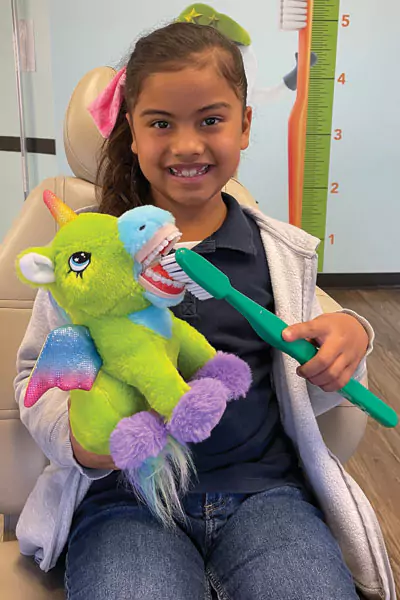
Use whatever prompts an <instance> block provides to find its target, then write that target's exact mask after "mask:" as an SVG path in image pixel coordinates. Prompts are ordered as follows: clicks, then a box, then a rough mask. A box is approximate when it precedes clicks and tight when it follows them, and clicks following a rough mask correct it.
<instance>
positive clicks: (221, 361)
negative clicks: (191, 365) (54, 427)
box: [195, 352, 251, 400]
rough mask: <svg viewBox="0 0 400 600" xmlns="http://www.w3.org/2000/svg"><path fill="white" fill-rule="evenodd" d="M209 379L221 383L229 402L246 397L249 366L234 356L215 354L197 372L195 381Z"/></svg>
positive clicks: (249, 383) (223, 353)
mask: <svg viewBox="0 0 400 600" xmlns="http://www.w3.org/2000/svg"><path fill="white" fill-rule="evenodd" d="M204 378H211V379H217V380H218V381H220V382H221V383H223V384H224V385H225V386H226V387H227V388H228V390H229V400H238V399H239V398H242V397H243V396H246V394H247V392H248V391H249V389H250V385H251V371H250V367H249V365H248V364H247V363H246V362H245V361H244V360H242V359H241V358H239V357H238V356H235V355H234V354H227V353H226V352H217V354H216V355H215V356H214V358H212V359H211V360H209V361H208V363H206V364H205V365H204V367H202V368H201V369H199V371H197V373H196V375H195V379H204Z"/></svg>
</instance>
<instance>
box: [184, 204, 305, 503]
mask: <svg viewBox="0 0 400 600" xmlns="http://www.w3.org/2000/svg"><path fill="white" fill-rule="evenodd" d="M223 197H224V201H225V203H226V205H227V208H228V213H227V217H226V219H225V221H224V223H223V225H222V226H221V228H220V229H219V230H218V231H217V232H216V233H214V234H213V235H212V236H211V237H209V238H207V239H206V240H204V241H203V242H201V243H200V244H199V245H198V246H196V247H195V248H194V251H196V252H198V253H199V254H201V255H203V256H204V257H205V258H207V260H209V261H210V262H211V263H212V264H214V265H215V266H216V267H218V268H219V269H221V271H223V272H224V273H225V274H226V275H228V277H229V278H230V280H231V283H232V285H233V286H234V287H235V288H237V289H238V290H239V291H240V292H243V293H244V294H245V295H246V296H249V297H250V298H251V299H252V300H254V301H255V302H257V303H258V304H260V305H261V306H263V307H265V308H267V309H268V310H271V311H273V310H274V300H273V293H272V286H271V280H270V275H269V269H268V262H267V257H266V255H265V250H264V246H263V243H262V240H261V236H260V231H259V228H258V226H257V224H256V223H255V222H254V220H253V219H252V218H251V217H250V216H248V215H246V213H244V212H243V210H242V209H241V207H240V205H239V204H238V202H237V201H236V200H235V199H234V198H232V197H231V196H229V195H227V194H224V195H223ZM172 310H173V312H174V314H175V315H176V316H177V317H179V318H180V319H183V320H185V321H187V322H188V323H190V325H192V326H193V327H195V328H196V329H197V330H198V331H200V332H201V333H202V334H203V335H204V336H205V337H206V338H207V339H208V341H209V342H210V344H212V345H213V346H214V348H216V349H217V350H223V351H224V352H232V353H234V354H236V355H238V356H240V358H242V359H243V360H245V361H246V362H247V363H248V365H249V366H250V368H251V371H252V376H253V383H252V386H251V388H250V390H249V393H248V394H247V397H246V398H243V399H240V400H238V401H235V402H230V403H229V404H228V406H227V409H226V411H225V413H224V415H223V417H222V419H221V421H220V423H219V424H218V425H217V426H216V427H215V429H214V430H213V431H212V433H211V436H210V437H209V438H208V439H207V440H205V441H204V442H201V443H200V444H193V445H192V446H191V450H192V452H193V457H194V462H195V465H196V468H197V474H198V482H197V483H196V484H195V485H194V488H193V491H195V492H203V493H206V492H232V493H233V492H238V493H251V492H258V491H263V490H266V489H268V488H271V487H275V486H277V485H284V484H286V483H291V484H294V485H296V484H300V483H301V482H302V474H301V471H300V469H299V466H298V458H297V455H296V453H295V451H294V448H293V445H292V443H291V440H290V439H289V438H288V437H287V435H286V434H285V432H284V430H283V427H282V424H281V420H280V417H279V408H278V402H277V399H276V396H275V393H274V391H273V389H272V379H271V371H272V354H271V347H270V346H269V345H268V344H266V343H265V342H264V341H263V340H262V339H261V338H260V337H259V336H258V335H257V334H256V333H255V331H254V330H253V329H252V327H251V326H250V325H249V323H248V322H247V321H246V319H245V318H244V317H242V315H240V313H238V312H237V311H236V310H235V309H234V308H232V307H231V306H230V305H229V304H228V303H227V302H224V301H222V300H215V299H214V298H212V299H210V300H206V301H200V300H197V299H196V298H195V297H194V296H192V295H191V294H189V293H188V294H186V296H185V299H184V301H183V302H182V303H181V304H179V305H178V306H177V307H175V308H173V309H172Z"/></svg>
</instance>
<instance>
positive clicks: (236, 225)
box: [196, 192, 256, 255]
mask: <svg viewBox="0 0 400 600" xmlns="http://www.w3.org/2000/svg"><path fill="white" fill-rule="evenodd" d="M222 198H223V200H224V202H225V204H226V207H227V209H228V212H227V215H226V219H225V221H224V222H223V223H222V225H221V227H220V228H219V229H218V230H217V231H216V232H215V233H213V234H212V235H211V236H210V237H208V238H206V239H205V240H204V241H202V242H201V243H200V244H198V246H196V252H198V253H199V254H207V253H208V252H215V250H217V248H226V249H228V250H236V251H238V252H244V253H245V254H252V255H255V254H256V248H255V245H254V239H253V231H252V229H251V226H250V223H249V220H248V218H247V216H246V215H245V214H244V212H243V210H242V208H241V206H240V204H239V203H238V202H237V201H236V200H235V198H233V197H232V196H230V195H229V194H226V193H224V192H223V193H222Z"/></svg>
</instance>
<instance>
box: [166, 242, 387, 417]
mask: <svg viewBox="0 0 400 600" xmlns="http://www.w3.org/2000/svg"><path fill="white" fill-rule="evenodd" d="M177 265H178V266H177ZM162 266H163V267H164V268H165V269H166V270H167V271H168V272H169V273H170V275H171V276H172V277H173V278H174V279H176V280H178V281H182V282H183V283H185V284H187V289H188V290H189V291H190V292H192V293H193V294H194V295H195V296H197V297H198V298H199V299H200V300H205V299H207V298H210V297H214V298H216V299H217V300H226V301H227V302H229V304H231V305H232V306H233V307H234V308H235V309H236V310H237V311H239V312H240V313H241V314H242V315H243V316H244V317H245V318H246V319H247V321H248V322H249V323H250V325H251V326H252V328H253V329H254V331H255V332H256V333H258V335H259V336H260V337H261V338H262V339H263V340H264V341H266V342H267V343H268V344H270V345H271V346H273V347H274V348H277V349H278V350H281V351H282V352H285V353H286V354H289V356H291V357H292V358H294V359H296V360H297V361H298V362H299V363H300V364H304V363H306V362H308V361H309V360H311V359H312V358H313V357H314V356H315V354H316V353H317V352H318V349H317V348H315V346H313V344H311V343H310V342H307V341H306V340H296V341H294V342H286V341H285V340H284V339H283V338H282V332H283V330H284V329H286V327H287V325H286V323H284V322H283V321H282V320H281V319H279V317H277V316H276V315H274V314H273V313H271V312H270V311H269V310H267V309H266V308H263V307H262V306H260V305H259V304H257V303H256V302H254V301H253V300H250V298H248V297H247V296H245V295H244V294H242V293H241V292H239V291H238V290H236V289H235V288H234V287H232V285H231V282H230V281H229V278H228V277H227V276H226V275H225V274H224V273H222V272H221V271H220V270H219V269H217V267H214V265H212V264H211V263H210V262H208V260H206V259H205V258H203V257H202V256H200V255H199V254H196V253H195V252H193V251H192V250H188V249H186V248H180V249H178V250H176V252H175V254H171V255H169V256H167V257H165V258H163V260H162ZM193 282H194V283H193ZM340 394H341V395H342V396H343V397H344V398H347V399H348V400H349V401H350V402H352V403H353V404H356V405H357V406H359V407H360V408H361V409H362V410H363V411H365V412H366V413H368V414H369V415H370V416H371V417H372V418H373V419H375V420H376V421H378V422H379V423H381V424H382V425H384V426H385V427H396V425H397V424H398V416H397V414H396V413H395V411H394V410H393V409H392V408H390V406H388V405H387V404H385V403H384V402H383V401H382V400H380V399H379V398H378V397H377V396H375V394H373V393H372V392H371V391H370V390H368V389H367V388H366V387H364V386H363V385H362V384H361V383H359V382H358V381H356V380H355V379H351V380H350V381H349V383H348V384H347V385H345V386H344V388H342V389H341V390H340Z"/></svg>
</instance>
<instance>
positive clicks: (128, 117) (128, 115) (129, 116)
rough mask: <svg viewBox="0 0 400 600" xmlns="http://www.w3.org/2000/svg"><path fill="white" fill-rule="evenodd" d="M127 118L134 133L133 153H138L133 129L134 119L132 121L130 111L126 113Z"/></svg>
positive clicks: (133, 134)
mask: <svg viewBox="0 0 400 600" xmlns="http://www.w3.org/2000/svg"><path fill="white" fill-rule="evenodd" d="M125 116H126V120H127V121H128V123H129V129H130V130H131V134H132V144H131V150H132V152H133V154H137V145H136V138H135V133H134V131H133V121H132V117H131V115H130V114H129V113H126V115H125Z"/></svg>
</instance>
